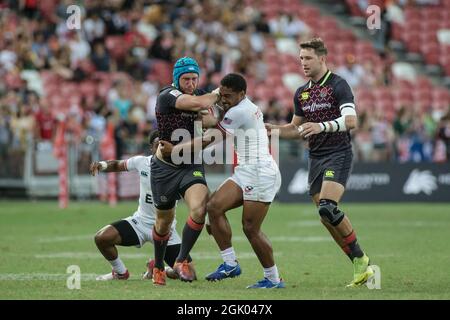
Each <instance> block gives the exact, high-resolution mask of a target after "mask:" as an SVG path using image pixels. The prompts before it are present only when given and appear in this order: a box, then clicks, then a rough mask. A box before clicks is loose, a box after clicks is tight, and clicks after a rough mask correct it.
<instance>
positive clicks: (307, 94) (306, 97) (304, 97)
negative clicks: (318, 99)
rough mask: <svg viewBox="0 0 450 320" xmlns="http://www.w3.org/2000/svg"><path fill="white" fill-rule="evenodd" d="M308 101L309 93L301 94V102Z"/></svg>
mask: <svg viewBox="0 0 450 320" xmlns="http://www.w3.org/2000/svg"><path fill="white" fill-rule="evenodd" d="M308 99H309V92H308V91H305V92H302V100H308Z"/></svg>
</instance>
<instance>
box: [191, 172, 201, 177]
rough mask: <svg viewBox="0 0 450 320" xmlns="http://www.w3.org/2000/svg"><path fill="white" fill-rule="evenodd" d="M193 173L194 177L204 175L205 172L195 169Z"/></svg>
mask: <svg viewBox="0 0 450 320" xmlns="http://www.w3.org/2000/svg"><path fill="white" fill-rule="evenodd" d="M192 175H193V176H194V177H203V173H202V172H201V171H194V172H192Z"/></svg>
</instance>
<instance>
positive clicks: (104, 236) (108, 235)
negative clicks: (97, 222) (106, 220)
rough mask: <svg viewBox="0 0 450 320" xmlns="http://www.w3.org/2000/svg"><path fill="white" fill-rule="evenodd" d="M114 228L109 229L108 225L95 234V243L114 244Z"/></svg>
mask: <svg viewBox="0 0 450 320" xmlns="http://www.w3.org/2000/svg"><path fill="white" fill-rule="evenodd" d="M114 231H115V230H111V227H110V226H107V227H105V228H103V229H101V230H99V231H97V233H96V234H95V237H94V240H95V243H96V244H97V245H108V244H114V240H115V238H116V232H114Z"/></svg>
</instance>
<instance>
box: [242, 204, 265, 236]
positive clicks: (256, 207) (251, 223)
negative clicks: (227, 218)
mask: <svg viewBox="0 0 450 320" xmlns="http://www.w3.org/2000/svg"><path fill="white" fill-rule="evenodd" d="M269 208H270V202H260V201H250V200H245V201H244V206H243V211H242V226H243V228H244V230H246V229H247V230H249V229H251V230H254V231H257V230H260V229H261V224H262V223H263V221H264V218H265V217H266V215H267V212H268V211H269Z"/></svg>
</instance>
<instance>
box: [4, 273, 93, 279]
mask: <svg viewBox="0 0 450 320" xmlns="http://www.w3.org/2000/svg"><path fill="white" fill-rule="evenodd" d="M70 275H71V274H69V273H66V274H64V273H0V281H7V280H12V281H31V280H40V281H66V280H67V278H68V277H69V276H70ZM97 276H98V275H97V274H94V273H81V280H82V281H92V280H95V278H96V277H97Z"/></svg>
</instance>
